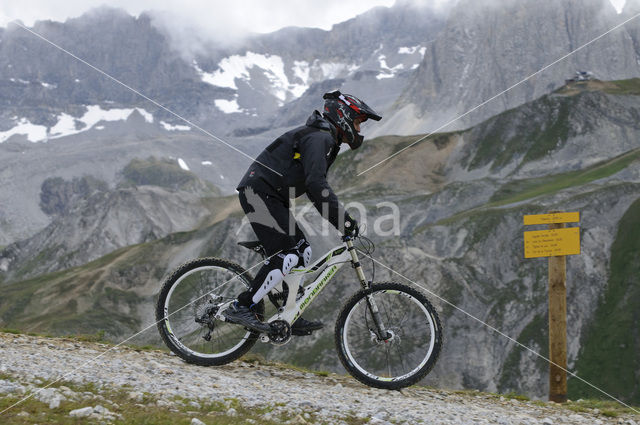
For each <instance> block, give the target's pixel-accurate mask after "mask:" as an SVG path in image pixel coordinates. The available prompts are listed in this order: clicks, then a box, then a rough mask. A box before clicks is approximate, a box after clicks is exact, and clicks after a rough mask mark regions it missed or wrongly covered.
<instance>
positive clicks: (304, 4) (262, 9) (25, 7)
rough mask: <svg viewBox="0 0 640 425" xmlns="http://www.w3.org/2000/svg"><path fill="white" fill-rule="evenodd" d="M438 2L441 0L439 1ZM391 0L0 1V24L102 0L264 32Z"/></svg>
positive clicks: (318, 23)
mask: <svg viewBox="0 0 640 425" xmlns="http://www.w3.org/2000/svg"><path fill="white" fill-rule="evenodd" d="M439 1H442V0H439ZM393 3H394V0H323V1H317V0H316V1H313V0H298V1H291V0H278V1H264V0H232V1H224V2H223V1H215V0H214V1H212V0H188V1H185V0H110V1H105V0H63V1H51V0H27V1H25V0H2V1H1V2H0V15H4V16H0V25H2V26H6V23H7V22H8V21H12V20H14V19H20V20H22V22H24V23H25V24H27V25H28V26H31V25H33V23H34V21H36V20H40V19H53V20H56V21H64V20H65V19H66V18H69V17H76V16H80V15H82V14H83V13H84V12H86V11H87V10H89V9H92V8H95V7H98V6H101V5H104V4H107V5H109V6H112V7H119V8H123V9H125V10H126V11H128V12H129V13H130V14H132V15H138V14H140V12H142V11H145V10H158V11H166V12H169V13H170V14H171V15H172V16H175V17H177V18H180V19H185V18H188V19H189V20H191V21H192V22H193V23H194V24H195V25H197V26H199V27H203V28H204V27H207V26H216V25H224V26H227V24H230V23H233V26H234V27H236V28H237V30H239V31H245V32H246V31H254V32H270V31H274V30H277V29H279V28H282V27H284V26H291V25H295V26H304V27H317V28H323V29H330V28H331V25H332V24H335V23H338V22H342V21H344V20H347V19H349V18H352V17H354V16H356V15H358V14H360V13H362V12H364V11H366V10H368V9H370V8H372V7H374V6H391V5H392V4H393Z"/></svg>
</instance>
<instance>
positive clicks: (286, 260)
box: [251, 254, 300, 304]
mask: <svg viewBox="0 0 640 425" xmlns="http://www.w3.org/2000/svg"><path fill="white" fill-rule="evenodd" d="M278 257H279V258H278V260H280V259H282V268H276V269H273V270H271V271H270V272H269V273H268V274H267V277H265V279H264V282H262V285H260V288H258V290H257V291H256V293H255V294H253V297H252V298H251V301H253V303H254V304H256V303H259V302H260V300H261V299H263V298H264V297H265V296H266V295H267V294H268V293H269V292H270V291H271V290H272V289H273V288H275V287H276V286H277V285H278V284H279V283H280V282H282V280H283V279H284V276H285V275H287V274H289V272H290V271H291V269H292V268H294V267H295V266H296V265H297V264H298V261H299V260H300V257H298V256H297V255H296V254H286V255H284V256H282V254H279V255H278Z"/></svg>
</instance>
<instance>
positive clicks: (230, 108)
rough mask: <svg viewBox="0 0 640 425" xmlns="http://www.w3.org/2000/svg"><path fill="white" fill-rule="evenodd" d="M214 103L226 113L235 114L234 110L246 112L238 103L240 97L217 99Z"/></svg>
mask: <svg viewBox="0 0 640 425" xmlns="http://www.w3.org/2000/svg"><path fill="white" fill-rule="evenodd" d="M213 103H214V104H215V105H216V108H218V109H220V110H221V111H222V112H224V113H225V114H233V113H234V112H244V110H243V109H242V108H240V105H238V99H237V96H236V99H233V100H227V99H215V100H214V101H213Z"/></svg>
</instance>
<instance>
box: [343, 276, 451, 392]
mask: <svg viewBox="0 0 640 425" xmlns="http://www.w3.org/2000/svg"><path fill="white" fill-rule="evenodd" d="M369 297H371V298H372V299H373V301H374V303H375V305H376V306H377V308H378V311H379V313H380V316H379V317H380V319H381V321H382V323H383V324H384V327H385V329H386V331H387V332H388V335H386V338H383V339H380V338H379V337H378V335H377V334H376V324H375V323H374V318H373V316H372V313H371V308H370V307H369V302H370V301H368V299H369V300H370V298H369ZM335 342H336V348H337V350H338V357H339V358H340V361H341V362H342V364H343V365H344V367H345V369H347V371H348V372H349V373H350V374H351V375H353V377H355V378H356V379H358V380H359V381H360V382H362V383H364V384H366V385H369V386H372V387H376V388H384V389H399V388H403V387H407V386H409V385H413V384H415V383H416V382H418V381H419V380H421V379H422V378H424V377H425V376H426V375H427V373H429V371H430V370H431V369H432V368H433V366H434V365H435V363H436V360H437V358H438V355H439V354H440V348H441V347H442V326H441V324H440V319H439V318H438V314H437V313H436V311H435V309H434V308H433V306H432V305H431V303H429V300H427V298H426V297H425V296H424V295H423V294H422V293H420V292H418V291H416V290H415V289H413V288H411V287H409V286H406V285H402V284H399V283H379V284H374V285H372V286H371V287H370V288H369V289H365V290H361V291H358V292H357V293H356V294H354V295H353V296H352V297H351V298H350V299H349V300H348V301H347V303H346V304H345V306H344V307H343V309H342V311H341V313H340V316H339V317H338V320H337V322H336V329H335Z"/></svg>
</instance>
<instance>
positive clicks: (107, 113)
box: [49, 105, 153, 139]
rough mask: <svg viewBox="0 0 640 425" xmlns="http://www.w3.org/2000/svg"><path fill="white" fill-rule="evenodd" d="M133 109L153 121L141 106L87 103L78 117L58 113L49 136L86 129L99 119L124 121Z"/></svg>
mask: <svg viewBox="0 0 640 425" xmlns="http://www.w3.org/2000/svg"><path fill="white" fill-rule="evenodd" d="M133 111H138V112H139V113H140V115H142V117H143V118H144V120H145V121H146V122H149V123H152V122H153V115H152V114H150V113H149V112H147V111H146V110H144V109H142V108H124V109H118V108H114V109H102V108H101V107H100V105H88V106H87V112H85V113H84V114H83V115H82V116H81V117H80V118H74V117H72V116H71V115H68V114H65V113H62V114H60V115H59V116H58V122H57V123H56V125H54V126H53V127H51V129H50V130H49V134H50V138H51V139H57V138H60V137H65V136H70V135H72V134H77V133H81V132H83V131H87V130H89V129H91V128H93V127H94V126H95V125H96V124H97V123H99V122H100V121H124V120H126V119H128V118H129V116H130V115H131V114H132V113H133ZM76 121H78V122H80V124H81V125H80V128H77V127H78V126H77V125H76ZM96 128H97V127H96ZM102 129H104V126H102V128H100V129H99V130H102Z"/></svg>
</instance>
